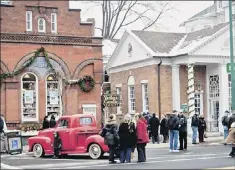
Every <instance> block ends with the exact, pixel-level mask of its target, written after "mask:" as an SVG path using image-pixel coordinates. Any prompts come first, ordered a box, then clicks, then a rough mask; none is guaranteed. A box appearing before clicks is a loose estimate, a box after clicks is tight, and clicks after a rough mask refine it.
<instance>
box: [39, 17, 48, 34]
mask: <svg viewBox="0 0 235 170" xmlns="http://www.w3.org/2000/svg"><path fill="white" fill-rule="evenodd" d="M40 20H42V21H43V30H40V29H39V21H40ZM38 32H46V20H45V19H44V18H38Z"/></svg>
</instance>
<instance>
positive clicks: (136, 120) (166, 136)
mask: <svg viewBox="0 0 235 170" xmlns="http://www.w3.org/2000/svg"><path fill="white" fill-rule="evenodd" d="M191 127H192V131H193V135H192V144H197V142H196V141H197V136H198V135H197V134H199V142H204V137H205V133H204V132H205V130H206V122H205V120H204V116H203V115H200V116H199V115H198V114H197V113H196V114H195V115H193V117H192V123H191ZM159 128H160V130H159ZM159 132H160V134H159ZM100 135H101V136H102V137H104V140H105V144H107V145H108V147H109V151H110V153H109V163H116V161H115V155H119V156H120V162H121V163H125V162H126V163H130V162H131V160H132V158H133V154H134V151H135V148H136V149H137V153H138V161H137V162H145V161H146V151H145V147H146V145H147V144H148V143H149V142H150V141H152V143H153V144H155V143H158V144H159V143H160V142H161V138H160V135H162V138H163V140H162V142H163V143H167V142H168V141H169V149H170V152H179V151H180V150H187V136H188V134H187V118H186V116H185V115H184V114H183V112H182V111H176V110H174V111H173V112H172V113H171V114H169V115H163V116H162V119H161V120H159V118H158V117H157V116H156V114H155V113H153V114H150V113H143V114H139V113H137V114H135V115H134V116H133V117H132V116H131V115H130V114H126V115H125V117H124V121H123V122H122V123H121V124H120V125H119V126H118V125H117V123H116V117H115V115H114V114H112V115H111V116H110V117H109V120H108V121H107V122H106V125H105V126H104V128H103V130H102V132H101V133H100ZM178 141H179V147H178Z"/></svg>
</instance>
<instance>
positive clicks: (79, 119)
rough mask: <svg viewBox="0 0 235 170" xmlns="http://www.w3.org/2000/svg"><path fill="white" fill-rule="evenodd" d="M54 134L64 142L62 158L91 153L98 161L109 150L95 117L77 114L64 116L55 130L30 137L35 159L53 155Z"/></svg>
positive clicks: (29, 143)
mask: <svg viewBox="0 0 235 170" xmlns="http://www.w3.org/2000/svg"><path fill="white" fill-rule="evenodd" d="M54 132H58V133H59V136H60V138H61V140H62V151H61V155H62V156H65V155H68V154H84V153H89V155H90V157H91V158H92V159H98V158H100V157H101V156H102V155H103V154H104V153H106V152H108V150H109V149H108V146H107V145H105V144H104V138H103V137H101V136H100V135H99V130H98V129H97V126H96V120H95V117H94V116H93V115H87V114H85V115H84V114H76V115H66V116H62V117H60V118H59V119H58V121H57V124H56V126H55V128H49V129H45V130H42V131H39V133H38V135H37V136H34V137H30V138H29V139H28V145H29V152H33V154H34V156H35V157H43V156H44V155H53V153H54V150H53V142H54V135H53V134H54Z"/></svg>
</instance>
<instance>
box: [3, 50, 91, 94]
mask: <svg viewBox="0 0 235 170" xmlns="http://www.w3.org/2000/svg"><path fill="white" fill-rule="evenodd" d="M41 53H42V54H43V55H44V56H45V59H46V63H47V66H48V67H49V68H50V71H52V72H53V73H54V74H55V75H56V76H59V74H58V73H57V72H56V70H55V69H54V68H53V65H52V64H51V63H50V59H49V57H48V54H47V52H46V50H45V49H44V48H43V47H41V48H39V49H38V50H37V51H36V52H35V53H34V56H33V57H31V58H30V59H29V60H28V61H27V62H26V63H25V64H24V65H23V66H21V67H20V68H19V69H17V70H14V71H13V72H9V73H3V74H0V82H2V80H4V79H6V78H12V77H14V76H16V75H18V74H20V73H23V72H24V70H25V69H26V68H27V67H29V66H30V65H32V64H33V63H34V62H35V60H36V58H37V57H38V56H39V55H40V54H41ZM61 79H62V80H63V81H64V82H65V85H72V84H78V85H79V86H80V89H81V90H82V91H83V92H90V91H91V90H92V89H93V88H94V86H95V80H94V79H93V77H91V76H89V75H86V76H84V77H83V78H81V79H78V80H66V79H65V78H62V77H61Z"/></svg>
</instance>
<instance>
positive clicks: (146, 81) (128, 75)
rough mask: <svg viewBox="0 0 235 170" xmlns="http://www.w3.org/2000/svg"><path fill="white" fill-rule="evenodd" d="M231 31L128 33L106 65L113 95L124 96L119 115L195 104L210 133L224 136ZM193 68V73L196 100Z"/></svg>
mask: <svg viewBox="0 0 235 170" xmlns="http://www.w3.org/2000/svg"><path fill="white" fill-rule="evenodd" d="M228 29H229V25H228V23H222V24H219V25H216V26H214V27H212V28H205V29H203V30H200V31H196V32H192V33H188V34H185V33H166V32H165V33H164V32H149V31H130V30H126V32H125V33H124V34H123V36H122V38H121V39H120V41H119V44H118V45H117V47H116V49H115V51H114V52H113V54H112V57H111V58H110V60H109V62H108V64H107V67H106V69H107V71H108V74H109V76H110V77H109V78H110V82H111V91H115V92H116V93H117V94H120V98H121V105H120V107H118V108H117V114H126V113H136V112H146V111H149V112H150V113H157V114H159V113H160V114H165V113H169V112H172V110H173V109H176V110H180V109H182V108H184V107H185V106H186V107H187V106H189V105H188V102H189V100H190V101H192V100H193V101H195V102H193V103H194V104H193V106H191V107H193V110H195V111H194V113H195V112H199V113H200V114H204V116H205V118H206V120H207V122H208V129H209V131H217V132H219V131H220V132H222V131H223V128H222V125H221V121H220V120H221V117H222V116H223V114H224V112H225V110H231V104H230V103H231V93H230V91H231V83H230V80H231V79H230V73H229V71H226V65H227V66H229V64H228V63H229V56H230V55H229V43H228V42H229V33H228ZM188 64H193V72H194V74H193V77H192V78H193V79H194V84H193V85H192V86H193V87H194V90H193V96H194V98H192V99H188V98H189V97H188V89H190V88H192V87H189V85H188V67H187V66H188ZM159 65H160V66H159ZM158 67H160V69H158ZM158 84H160V86H159V85H158ZM186 110H187V109H186Z"/></svg>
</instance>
